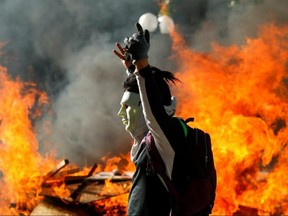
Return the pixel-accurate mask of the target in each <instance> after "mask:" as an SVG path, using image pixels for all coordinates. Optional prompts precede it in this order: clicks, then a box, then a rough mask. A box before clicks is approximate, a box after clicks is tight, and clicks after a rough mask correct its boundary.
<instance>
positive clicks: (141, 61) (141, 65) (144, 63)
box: [133, 58, 149, 71]
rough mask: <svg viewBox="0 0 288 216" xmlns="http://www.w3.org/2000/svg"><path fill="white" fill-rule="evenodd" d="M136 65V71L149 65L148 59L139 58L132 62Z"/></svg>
mask: <svg viewBox="0 0 288 216" xmlns="http://www.w3.org/2000/svg"><path fill="white" fill-rule="evenodd" d="M133 64H134V65H135V66H136V71H139V70H141V69H143V68H145V67H147V66H148V65H149V62H148V59H147V58H145V59H139V60H137V61H135V62H134V63H133Z"/></svg>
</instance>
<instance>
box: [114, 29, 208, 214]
mask: <svg viewBox="0 0 288 216" xmlns="http://www.w3.org/2000/svg"><path fill="white" fill-rule="evenodd" d="M136 27H137V30H138V32H137V33H135V34H133V36H132V37H128V38H125V40H124V47H122V46H121V45H120V44H119V43H117V44H116V46H117V48H118V50H119V51H117V50H113V52H114V53H115V54H116V56H118V57H119V58H120V59H121V60H122V63H123V65H124V66H125V68H126V69H127V70H126V72H127V74H128V78H127V79H126V81H125V82H124V90H125V91H124V94H123V97H122V100H121V102H120V105H121V108H120V110H119V113H118V116H119V117H121V118H122V122H123V124H124V125H125V129H126V131H128V132H129V133H130V135H131V136H132V138H133V139H134V144H133V146H132V149H131V160H132V161H133V162H134V164H135V166H136V171H135V173H134V175H133V179H132V187H131V190H130V194H129V202H128V215H129V216H146V215H147V216H154V215H155V216H162V215H163V216H166V215H167V216H168V215H171V212H172V204H171V203H172V202H171V196H170V194H169V192H168V190H167V187H166V186H165V184H164V181H163V179H161V177H160V176H159V175H157V174H156V173H155V172H153V167H152V166H151V165H150V162H151V161H149V157H148V153H147V149H146V148H147V145H146V140H145V136H146V135H147V133H151V134H152V136H153V138H154V141H155V145H156V148H157V150H158V152H159V153H160V155H161V158H162V159H163V161H164V164H165V167H166V172H167V174H168V176H169V178H170V179H171V178H172V179H173V163H174V159H175V157H177V155H175V150H176V149H177V144H178V145H179V143H181V142H182V143H183V142H184V141H183V139H184V136H183V135H182V134H183V128H182V126H181V124H180V122H179V120H177V119H176V118H172V116H173V115H174V113H175V108H176V101H175V98H174V97H171V93H170V89H169V86H168V83H169V82H172V83H175V81H179V80H178V79H177V78H176V77H174V75H173V74H172V73H170V72H167V71H162V70H160V69H158V68H156V67H153V66H151V65H150V64H149V61H148V51H149V47H150V44H149V32H148V31H147V30H145V31H143V29H142V27H141V25H140V24H138V23H137V24H136ZM198 215H205V214H198Z"/></svg>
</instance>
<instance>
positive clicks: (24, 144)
mask: <svg viewBox="0 0 288 216" xmlns="http://www.w3.org/2000/svg"><path fill="white" fill-rule="evenodd" d="M36 98H37V101H36ZM47 103H48V98H47V96H46V95H45V94H44V93H43V92H40V91H37V90H36V86H35V84H33V83H25V82H21V81H20V79H19V78H17V79H16V80H15V81H13V80H12V79H11V78H10V77H9V76H8V74H7V69H6V68H4V67H1V66H0V107H1V109H0V121H1V124H0V171H1V180H0V184H1V192H0V197H1V198H0V205H1V209H0V214H1V215H2V214H16V213H17V212H19V211H22V212H23V213H28V212H29V211H31V209H32V208H33V207H34V206H35V204H36V203H37V202H38V201H39V199H40V196H39V193H40V192H41V183H42V179H43V178H42V177H41V176H44V175H45V174H46V173H47V172H48V171H49V170H50V169H51V167H53V166H54V165H55V162H53V161H52V160H51V159H49V158H43V157H42V156H41V155H40V154H39V153H38V151H37V150H38V142H37V139H36V136H35V134H34V131H33V126H32V123H31V119H35V118H37V117H38V116H39V114H40V112H39V110H38V109H36V108H37V106H36V105H38V106H42V105H45V104H47Z"/></svg>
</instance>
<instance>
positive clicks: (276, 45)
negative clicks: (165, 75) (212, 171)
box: [171, 24, 288, 215]
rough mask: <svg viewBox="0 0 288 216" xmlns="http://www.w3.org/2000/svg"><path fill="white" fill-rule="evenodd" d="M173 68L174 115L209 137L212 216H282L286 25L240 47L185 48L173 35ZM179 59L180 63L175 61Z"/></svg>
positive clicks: (286, 208)
mask: <svg viewBox="0 0 288 216" xmlns="http://www.w3.org/2000/svg"><path fill="white" fill-rule="evenodd" d="M171 37H172V39H173V50H174V51H175V53H176V56H175V57H177V58H175V60H176V61H178V62H177V63H178V65H179V67H178V68H179V71H178V72H177V74H176V75H177V77H178V78H179V79H180V80H181V81H182V82H183V84H182V85H181V86H180V85H179V86H178V88H175V89H174V91H176V95H177V96H178V101H179V106H178V113H177V115H179V116H183V117H184V118H187V117H191V116H193V117H195V123H193V126H194V127H199V128H202V129H204V130H205V131H207V132H209V133H210V135H211V138H212V142H213V143H212V144H213V151H214V157H215V158H214V160H215V165H216V169H217V174H218V188H217V197H216V202H215V207H214V211H213V214H215V215H231V214H233V213H235V212H236V211H237V210H238V209H239V206H240V205H242V206H247V207H251V208H256V209H258V214H260V215H261V214H285V215H287V214H288V181H287V179H286V177H285V176H286V175H287V173H288V164H287V156H288V155H287V152H288V149H287V144H288V138H287V134H288V129H287V122H288V115H287V113H288V97H287V96H288V82H287V81H288V79H287V78H288V76H287V75H288V71H287V70H288V69H287V63H288V52H287V50H288V43H287V42H288V40H287V39H288V27H287V26H275V25H272V24H270V25H265V26H263V27H262V28H261V29H260V31H259V35H258V37H257V38H247V40H246V43H245V44H243V45H241V46H236V45H234V46H229V47H223V46H220V45H219V44H216V43H214V44H213V45H212V51H211V52H210V53H200V52H196V51H193V50H190V49H188V48H187V46H186V45H185V41H184V40H183V38H182V37H181V36H180V35H179V34H178V33H177V32H176V31H174V32H173V33H171ZM177 59H178V60H177Z"/></svg>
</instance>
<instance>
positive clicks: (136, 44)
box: [123, 23, 150, 61]
mask: <svg viewBox="0 0 288 216" xmlns="http://www.w3.org/2000/svg"><path fill="white" fill-rule="evenodd" d="M136 28H137V31H138V32H137V33H134V34H133V35H132V37H126V38H125V39H124V44H125V50H124V54H123V56H124V58H125V59H126V60H130V59H132V60H133V61H137V60H140V59H147V58H148V51H149V48H150V34H149V31H148V30H145V31H143V28H142V26H141V25H140V24H139V23H136Z"/></svg>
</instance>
